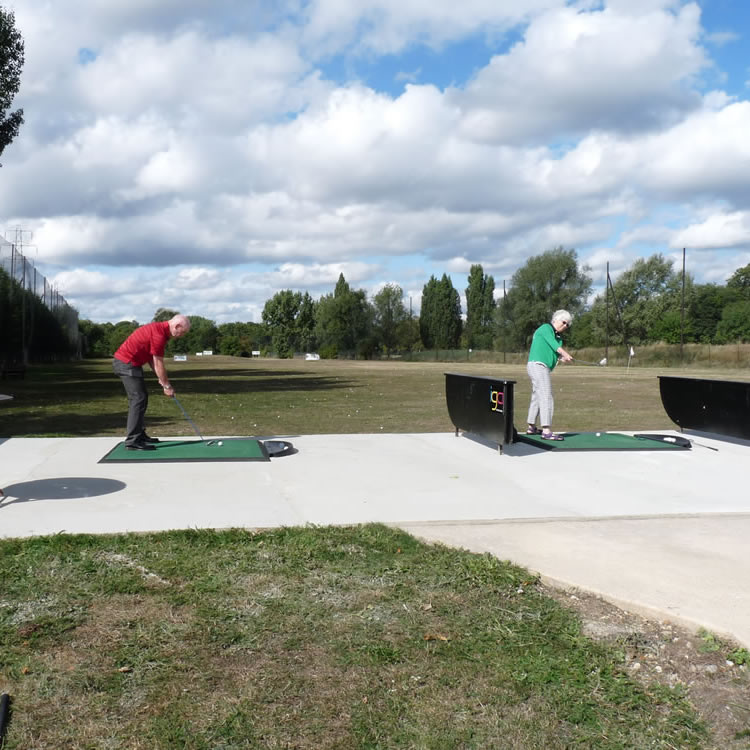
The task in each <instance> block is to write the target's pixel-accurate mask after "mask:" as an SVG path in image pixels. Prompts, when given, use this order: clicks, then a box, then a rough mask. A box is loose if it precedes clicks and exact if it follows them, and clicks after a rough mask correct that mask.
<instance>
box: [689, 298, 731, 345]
mask: <svg viewBox="0 0 750 750" xmlns="http://www.w3.org/2000/svg"><path fill="white" fill-rule="evenodd" d="M738 299H739V295H738V293H737V291H736V290H734V289H732V288H730V287H729V285H728V284H727V286H719V285H718V284H696V285H695V286H693V288H692V292H691V294H690V296H689V298H688V304H687V310H686V312H685V316H686V318H687V321H688V322H689V326H690V339H691V340H692V341H697V342H699V343H702V344H711V343H714V342H715V341H716V330H717V327H718V325H719V321H720V320H721V314H722V311H723V310H724V308H725V307H726V306H727V305H728V304H729V303H730V302H736V301H737V300H738Z"/></svg>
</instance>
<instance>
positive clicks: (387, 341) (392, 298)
mask: <svg viewBox="0 0 750 750" xmlns="http://www.w3.org/2000/svg"><path fill="white" fill-rule="evenodd" d="M372 302H373V308H374V323H375V336H376V339H377V341H378V342H379V343H380V344H381V345H382V346H383V348H384V349H385V352H386V354H392V353H393V352H394V351H395V350H396V348H397V347H398V342H399V335H400V334H402V329H403V325H404V323H405V321H406V320H408V318H409V313H408V312H407V311H406V307H405V306H404V293H403V291H402V290H401V287H400V286H398V284H386V285H385V286H384V287H383V288H382V289H381V290H380V291H379V292H378V293H377V294H376V295H375V297H373V301H372Z"/></svg>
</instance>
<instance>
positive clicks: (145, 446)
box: [125, 441, 156, 451]
mask: <svg viewBox="0 0 750 750" xmlns="http://www.w3.org/2000/svg"><path fill="white" fill-rule="evenodd" d="M125 449H126V450H129V451H155V450H156V448H155V447H154V446H153V445H151V444H150V443H142V442H139V441H137V442H135V443H131V444H130V445H126V446H125Z"/></svg>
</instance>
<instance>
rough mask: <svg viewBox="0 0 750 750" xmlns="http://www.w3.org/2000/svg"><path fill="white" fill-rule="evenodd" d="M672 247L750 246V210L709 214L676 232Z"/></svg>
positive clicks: (699, 248)
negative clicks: (698, 221) (696, 222)
mask: <svg viewBox="0 0 750 750" xmlns="http://www.w3.org/2000/svg"><path fill="white" fill-rule="evenodd" d="M670 246H671V247H676V248H680V247H689V248H691V249H695V250H708V249H716V248H732V247H739V248H750V211H733V212H732V213H720V214H714V215H713V216H709V217H708V218H707V219H705V221H702V222H700V223H698V224H691V225H690V226H687V227H685V228H684V229H681V230H680V231H678V232H676V233H675V234H674V235H673V237H672V238H671V241H670Z"/></svg>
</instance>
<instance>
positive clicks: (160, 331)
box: [115, 321, 172, 367]
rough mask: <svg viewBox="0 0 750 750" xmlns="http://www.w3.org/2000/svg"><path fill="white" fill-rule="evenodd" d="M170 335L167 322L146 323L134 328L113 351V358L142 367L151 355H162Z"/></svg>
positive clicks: (149, 359)
mask: <svg viewBox="0 0 750 750" xmlns="http://www.w3.org/2000/svg"><path fill="white" fill-rule="evenodd" d="M171 337H172V335H171V333H170V332H169V322H168V321H165V322H164V323H147V324H146V325H145V326H141V327H140V328H136V329H135V331H133V333H131V334H130V336H128V337H127V338H126V339H125V341H123V342H122V346H120V348H119V349H118V350H117V351H116V352H115V358H116V359H119V360H120V361H121V362H125V363H126V364H131V365H136V366H137V367H142V366H143V365H145V364H146V363H147V362H150V361H151V359H152V358H153V357H163V356H164V347H165V346H166V345H167V341H169V339H170V338H171Z"/></svg>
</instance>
